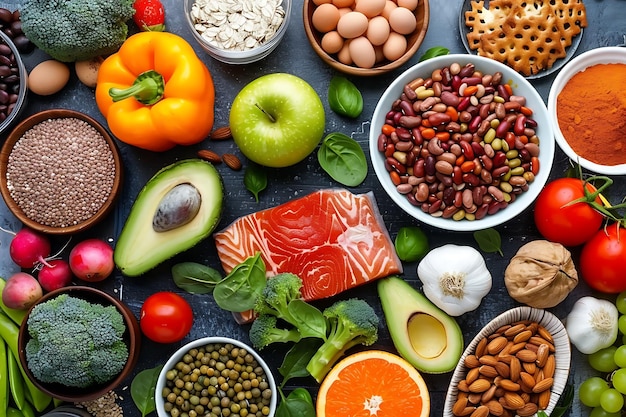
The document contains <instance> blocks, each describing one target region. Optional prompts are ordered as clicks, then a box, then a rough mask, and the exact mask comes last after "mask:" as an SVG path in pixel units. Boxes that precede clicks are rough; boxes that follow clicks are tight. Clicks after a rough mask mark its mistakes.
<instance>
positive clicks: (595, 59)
mask: <svg viewBox="0 0 626 417" xmlns="http://www.w3.org/2000/svg"><path fill="white" fill-rule="evenodd" d="M597 64H626V48H624V47H620V46H607V47H603V48H597V49H592V50H590V51H587V52H584V53H582V54H580V55H578V56H577V57H576V58H574V59H572V60H571V61H570V62H568V63H567V64H566V65H565V66H564V67H563V68H562V69H561V71H560V72H559V74H558V75H557V76H556V78H555V79H554V82H553V83H552V87H550V94H549V96H548V112H549V113H550V120H551V121H552V123H553V129H554V135H555V138H556V143H558V145H559V147H560V148H561V149H562V150H563V152H565V154H566V155H567V156H568V157H569V158H570V159H571V160H572V161H574V162H576V163H579V164H580V165H581V166H582V167H583V168H586V169H588V170H590V171H594V172H597V173H598V174H604V175H625V174H626V164H620V165H600V164H597V163H595V162H591V161H589V160H588V159H585V157H584V155H578V154H576V152H574V150H573V149H572V148H571V146H570V145H569V144H568V143H567V141H566V140H565V137H563V134H562V133H561V129H560V127H559V122H558V119H557V112H556V111H557V109H556V100H557V97H558V96H559V94H560V93H561V90H563V87H565V85H566V84H567V82H568V81H569V80H570V79H571V78H572V77H573V76H574V75H576V74H577V73H579V72H581V71H584V70H585V69H587V68H588V67H591V66H593V65H597Z"/></svg>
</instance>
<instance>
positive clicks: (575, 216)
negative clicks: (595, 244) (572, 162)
mask: <svg viewBox="0 0 626 417" xmlns="http://www.w3.org/2000/svg"><path fill="white" fill-rule="evenodd" d="M583 184H584V181H582V180H580V179H578V178H559V179H556V180H554V181H551V182H550V183H548V184H547V185H546V186H545V187H544V188H543V190H541V192H540V193H539V196H538V197H537V200H536V201H535V213H534V216H535V224H536V225H537V229H538V230H539V233H541V235H542V236H543V237H545V238H546V239H548V240H550V241H552V242H557V243H560V244H562V245H564V246H578V245H582V244H583V243H585V242H586V241H588V240H589V239H591V237H592V236H593V235H594V234H595V233H596V232H597V231H598V230H599V229H600V226H601V225H602V221H603V220H604V216H603V215H602V214H601V213H600V212H598V211H597V210H595V209H594V208H593V207H592V206H591V205H589V204H588V203H586V202H584V201H581V202H578V203H575V204H572V205H569V206H568V205H567V204H569V203H571V202H572V201H575V200H577V199H579V198H584V197H585V193H584V190H583ZM587 190H588V191H589V192H591V193H593V192H595V191H596V189H595V187H594V186H593V185H591V184H589V183H588V184H587ZM595 201H596V202H597V203H598V204H600V205H601V204H602V202H601V200H600V198H596V200H595Z"/></svg>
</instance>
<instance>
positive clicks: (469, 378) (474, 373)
mask: <svg viewBox="0 0 626 417" xmlns="http://www.w3.org/2000/svg"><path fill="white" fill-rule="evenodd" d="M479 376H480V369H479V368H472V369H470V370H469V371H467V375H465V382H467V385H472V382H474V381H476V380H477V379H478V377H479Z"/></svg>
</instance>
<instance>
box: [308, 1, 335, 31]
mask: <svg viewBox="0 0 626 417" xmlns="http://www.w3.org/2000/svg"><path fill="white" fill-rule="evenodd" d="M337 22H339V10H338V9H337V7H336V6H335V5H333V4H330V3H325V4H320V5H319V6H317V7H316V8H315V10H314V11H313V16H311V23H313V27H314V28H315V29H317V30H318V31H320V32H322V33H326V32H330V31H331V30H335V28H336V27H337Z"/></svg>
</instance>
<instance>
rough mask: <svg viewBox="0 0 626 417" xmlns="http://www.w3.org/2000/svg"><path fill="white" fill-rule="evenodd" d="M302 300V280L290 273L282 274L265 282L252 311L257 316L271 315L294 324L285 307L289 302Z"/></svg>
mask: <svg viewBox="0 0 626 417" xmlns="http://www.w3.org/2000/svg"><path fill="white" fill-rule="evenodd" d="M301 298H302V280H301V279H300V277H299V276H297V275H296V274H292V273H288V272H286V273H282V274H278V275H275V276H273V277H271V278H269V279H268V280H267V284H266V285H265V287H264V288H263V291H262V292H261V295H260V296H259V297H258V298H257V300H256V304H255V306H254V310H255V311H256V312H257V313H258V314H271V315H274V316H276V317H278V318H280V319H283V320H285V321H286V322H288V323H291V324H293V325H297V323H295V322H294V320H293V318H292V317H291V314H290V313H289V311H288V309H287V306H288V305H289V302H290V301H291V300H297V299H301Z"/></svg>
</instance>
